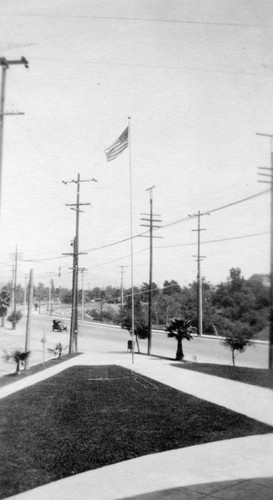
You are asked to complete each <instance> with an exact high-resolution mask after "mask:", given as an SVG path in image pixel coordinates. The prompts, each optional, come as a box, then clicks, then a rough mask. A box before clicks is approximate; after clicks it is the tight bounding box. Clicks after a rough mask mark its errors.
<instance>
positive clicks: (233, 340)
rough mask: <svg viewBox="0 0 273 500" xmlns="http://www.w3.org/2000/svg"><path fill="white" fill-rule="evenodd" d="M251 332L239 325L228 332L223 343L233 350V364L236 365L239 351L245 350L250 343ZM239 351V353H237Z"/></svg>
mask: <svg viewBox="0 0 273 500" xmlns="http://www.w3.org/2000/svg"><path fill="white" fill-rule="evenodd" d="M250 339H251V332H250V331H249V329H248V328H246V327H240V326H237V327H236V328H234V330H233V331H231V332H230V333H228V334H227V336H226V338H225V339H224V340H223V342H222V344H223V345H224V347H227V348H228V349H230V350H231V356H232V364H233V366H235V358H236V356H237V355H238V353H239V352H244V351H245V350H246V348H247V346H248V345H249V344H250ZM236 351H237V354H236Z"/></svg>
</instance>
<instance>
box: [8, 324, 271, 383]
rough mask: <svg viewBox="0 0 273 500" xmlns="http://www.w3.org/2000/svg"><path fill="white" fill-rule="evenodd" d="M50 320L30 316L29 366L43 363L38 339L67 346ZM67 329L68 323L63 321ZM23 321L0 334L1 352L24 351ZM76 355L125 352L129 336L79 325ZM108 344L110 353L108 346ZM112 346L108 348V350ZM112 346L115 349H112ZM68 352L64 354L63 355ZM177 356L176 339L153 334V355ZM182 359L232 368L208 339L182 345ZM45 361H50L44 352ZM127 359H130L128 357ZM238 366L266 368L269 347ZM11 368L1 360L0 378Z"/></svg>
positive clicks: (250, 352) (226, 354)
mask: <svg viewBox="0 0 273 500" xmlns="http://www.w3.org/2000/svg"><path fill="white" fill-rule="evenodd" d="M52 319H53V316H52V317H44V316H40V315H38V314H33V316H32V320H31V332H32V333H31V361H30V362H31V364H36V363H41V362H42V361H43V344H42V342H41V338H42V336H43V334H46V338H47V344H46V347H47V348H54V347H55V345H56V344H57V343H58V342H59V341H60V342H61V343H62V344H63V345H64V346H68V344H69V333H65V332H62V333H59V332H52V328H51V325H52ZM64 323H65V324H66V325H67V326H68V332H69V320H64ZM25 329H26V328H25V318H24V319H23V320H22V321H21V322H20V323H19V324H18V325H17V329H16V330H15V331H14V330H11V328H10V326H8V327H7V328H5V329H1V330H0V349H1V350H5V349H6V350H14V349H17V348H19V349H24V345H25ZM79 332H80V334H79V343H78V345H79V351H81V352H98V353H105V354H108V353H109V352H110V350H111V351H113V348H114V349H115V352H124V351H126V349H127V341H128V339H129V334H128V332H126V331H124V330H121V329H120V328H115V327H108V326H104V325H100V324H94V323H92V324H88V323H80V325H79ZM108 344H109V350H108V349H107V345H108ZM110 345H111V348H110ZM113 346H114V347H113ZM140 347H141V352H144V353H146V352H147V342H146V341H141V342H140ZM66 352H67V351H66ZM175 352H176V341H175V339H172V338H171V339H169V338H168V337H167V335H166V334H165V333H153V339H152V354H154V355H156V356H164V357H169V358H173V359H174V357H175ZM184 352H185V359H186V360H190V361H197V362H200V363H201V362H203V363H206V362H214V363H220V364H231V354H230V351H228V350H227V349H225V348H224V347H223V346H222V345H221V342H220V340H219V339H207V338H199V337H195V338H194V339H193V340H191V341H190V342H187V341H184ZM45 355H46V359H48V358H49V357H52V354H50V353H49V352H48V351H47V349H46V354H45ZM128 356H131V354H130V353H128ZM236 364H237V366H250V367H254V368H267V367H268V345H267V344H255V345H253V346H251V347H249V348H248V349H247V350H246V352H245V353H243V354H238V357H237V359H236ZM13 369H14V367H13V365H12V364H10V363H5V362H4V360H3V359H2V358H1V359H0V376H1V375H4V374H6V373H10V372H11V371H13Z"/></svg>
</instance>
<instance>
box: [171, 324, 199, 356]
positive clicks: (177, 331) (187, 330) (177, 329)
mask: <svg viewBox="0 0 273 500" xmlns="http://www.w3.org/2000/svg"><path fill="white" fill-rule="evenodd" d="M192 331H193V328H192V326H191V322H190V321H189V320H185V319H176V318H174V319H173V320H172V321H171V322H170V324H169V326H167V327H166V332H167V333H168V337H175V338H176V340H177V350H176V360H177V361H181V360H182V359H183V358H184V352H183V347H182V341H183V339H187V340H191V339H192V335H191V333H192Z"/></svg>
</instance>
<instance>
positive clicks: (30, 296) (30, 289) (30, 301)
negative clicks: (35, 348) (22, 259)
mask: <svg viewBox="0 0 273 500" xmlns="http://www.w3.org/2000/svg"><path fill="white" fill-rule="evenodd" d="M32 305H33V269H31V270H30V273H29V286H28V308H27V324H26V339H25V352H28V351H29V350H30V334H31V313H32ZM25 363H26V365H25V368H27V367H28V359H26V362H25Z"/></svg>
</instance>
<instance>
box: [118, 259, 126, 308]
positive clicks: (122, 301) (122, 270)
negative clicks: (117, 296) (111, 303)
mask: <svg viewBox="0 0 273 500" xmlns="http://www.w3.org/2000/svg"><path fill="white" fill-rule="evenodd" d="M118 267H120V293H121V310H122V311H123V307H124V288H123V275H124V269H125V267H128V266H118Z"/></svg>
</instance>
